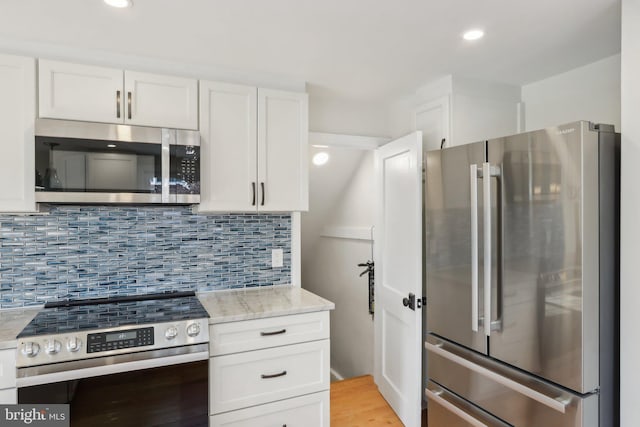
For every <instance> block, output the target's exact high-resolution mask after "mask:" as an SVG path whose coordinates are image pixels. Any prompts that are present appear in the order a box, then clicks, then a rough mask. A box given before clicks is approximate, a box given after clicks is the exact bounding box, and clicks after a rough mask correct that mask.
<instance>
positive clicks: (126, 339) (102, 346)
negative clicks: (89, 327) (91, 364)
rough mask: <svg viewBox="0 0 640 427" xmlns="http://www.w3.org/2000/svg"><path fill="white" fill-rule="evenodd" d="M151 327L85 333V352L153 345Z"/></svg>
mask: <svg viewBox="0 0 640 427" xmlns="http://www.w3.org/2000/svg"><path fill="white" fill-rule="evenodd" d="M153 344H154V339H153V327H150V328H140V329H128V330H126V331H113V332H100V333H97V334H88V335H87V353H98V352H101V351H111V350H120V349H122V348H130V347H143V346H147V345H153Z"/></svg>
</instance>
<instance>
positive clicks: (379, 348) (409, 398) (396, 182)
mask: <svg viewBox="0 0 640 427" xmlns="http://www.w3.org/2000/svg"><path fill="white" fill-rule="evenodd" d="M376 178H377V181H378V206H377V219H376V226H375V241H374V246H375V266H376V267H375V268H376V285H375V286H376V288H375V294H376V314H375V325H374V328H375V338H376V342H375V372H374V377H375V382H376V384H377V385H378V388H379V389H380V393H382V395H383V396H384V398H385V399H386V400H387V402H389V404H390V405H391V407H392V408H393V410H394V411H395V412H396V414H398V417H399V418H400V420H401V421H402V422H403V423H404V425H405V426H407V427H415V426H419V425H420V411H421V405H422V398H421V396H422V395H421V386H422V367H421V362H422V351H421V349H422V347H421V342H422V313H421V310H422V309H421V308H419V306H420V305H421V304H420V303H419V301H420V300H421V298H422V133H421V132H414V133H412V134H410V135H407V136H405V137H402V138H400V139H397V140H395V141H392V142H390V143H388V144H386V145H384V146H383V147H381V148H379V149H378V150H377V153H376ZM409 294H413V295H415V310H412V309H411V308H409V307H406V306H404V305H403V299H404V298H407V297H408V296H409Z"/></svg>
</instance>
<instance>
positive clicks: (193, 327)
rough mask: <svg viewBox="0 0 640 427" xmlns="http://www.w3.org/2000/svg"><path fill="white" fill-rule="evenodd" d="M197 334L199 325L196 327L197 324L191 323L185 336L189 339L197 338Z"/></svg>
mask: <svg viewBox="0 0 640 427" xmlns="http://www.w3.org/2000/svg"><path fill="white" fill-rule="evenodd" d="M199 333H200V325H198V324H197V323H192V324H190V325H189V326H187V335H189V336H190V337H195V336H198V334H199Z"/></svg>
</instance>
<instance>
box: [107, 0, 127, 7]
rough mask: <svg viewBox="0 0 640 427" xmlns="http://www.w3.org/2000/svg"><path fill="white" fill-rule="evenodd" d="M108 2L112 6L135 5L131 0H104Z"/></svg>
mask: <svg viewBox="0 0 640 427" xmlns="http://www.w3.org/2000/svg"><path fill="white" fill-rule="evenodd" d="M104 2H105V3H106V4H108V5H109V6H112V7H119V8H124V7H131V6H133V2H132V1H131V0H104Z"/></svg>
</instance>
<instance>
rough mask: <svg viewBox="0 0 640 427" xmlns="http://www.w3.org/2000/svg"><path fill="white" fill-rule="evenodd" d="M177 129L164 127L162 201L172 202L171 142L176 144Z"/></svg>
mask: <svg viewBox="0 0 640 427" xmlns="http://www.w3.org/2000/svg"><path fill="white" fill-rule="evenodd" d="M129 112H131V110H129ZM175 141H176V131H175V129H162V154H161V156H162V157H161V158H162V169H161V173H162V203H171V202H172V200H170V198H171V194H170V193H171V185H170V183H171V144H172V143H173V144H175Z"/></svg>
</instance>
